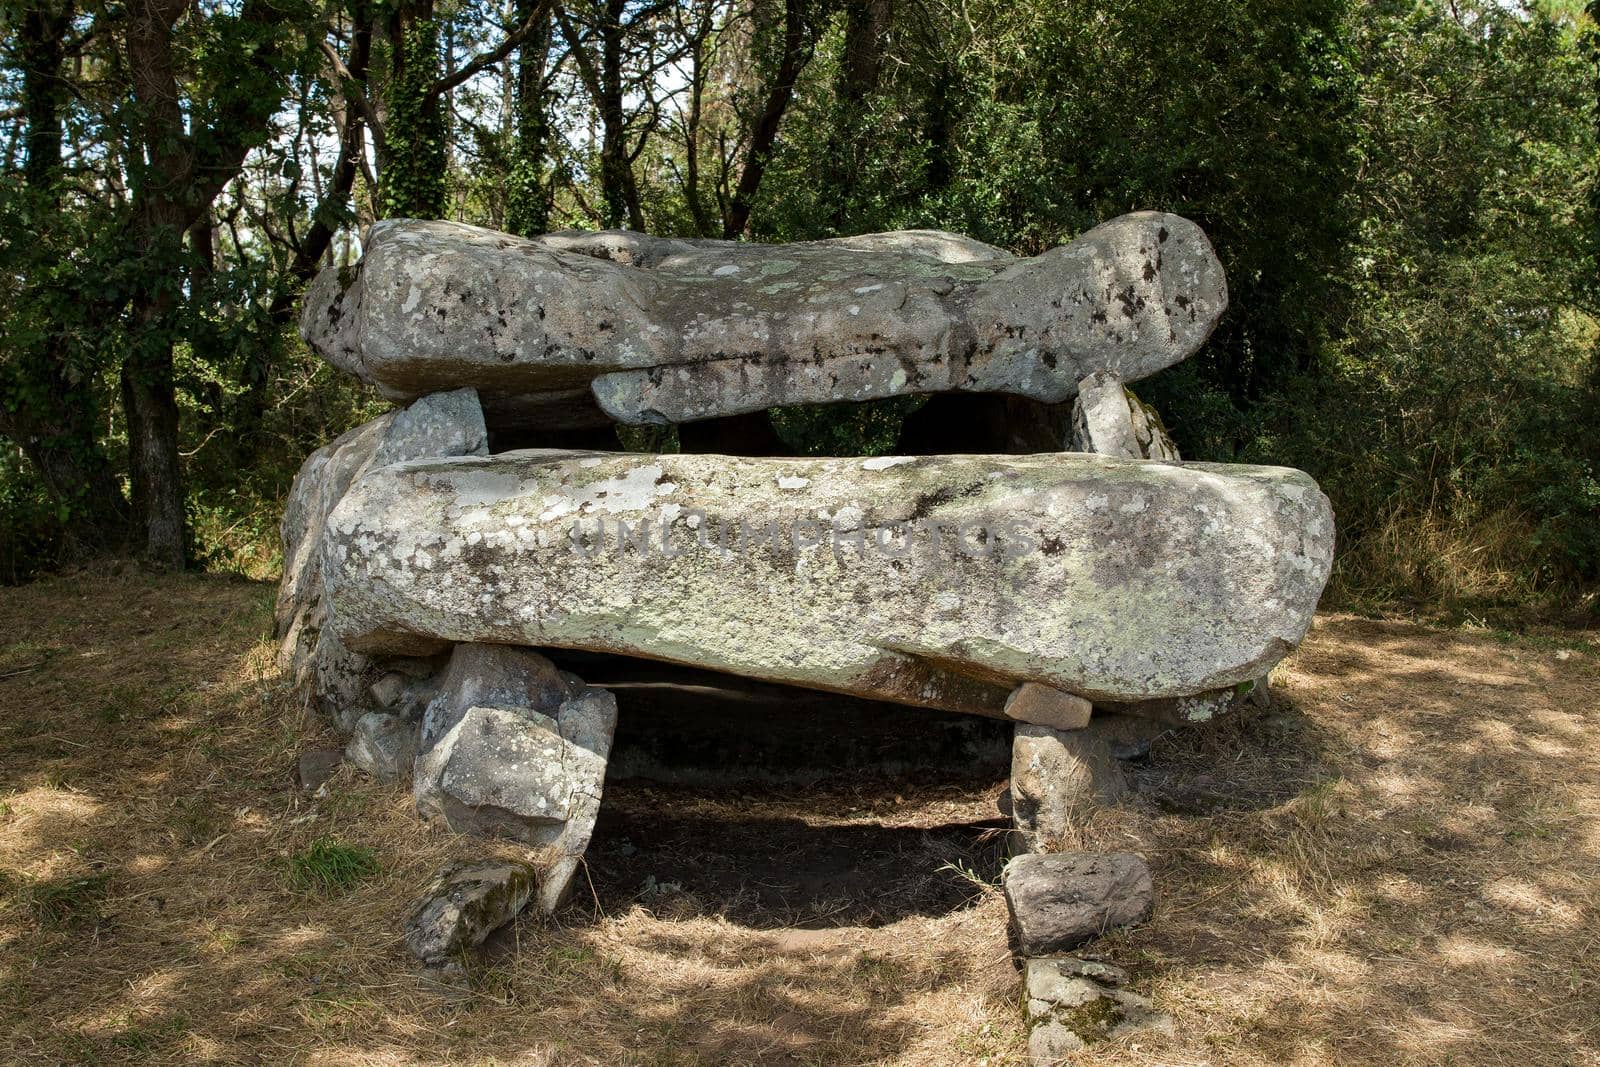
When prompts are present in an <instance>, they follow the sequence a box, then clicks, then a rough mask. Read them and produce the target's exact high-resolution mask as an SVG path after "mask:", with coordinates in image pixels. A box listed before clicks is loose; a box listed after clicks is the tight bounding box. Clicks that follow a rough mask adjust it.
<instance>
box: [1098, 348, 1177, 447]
mask: <svg viewBox="0 0 1600 1067" xmlns="http://www.w3.org/2000/svg"><path fill="white" fill-rule="evenodd" d="M1072 442H1073V448H1075V449H1076V450H1077V451H1079V452H1093V453H1095V454H1096V455H1101V456H1115V457H1117V458H1118V459H1159V460H1165V461H1168V462H1177V461H1178V460H1179V459H1180V458H1181V457H1180V456H1179V455H1178V447H1177V446H1176V445H1174V444H1173V443H1172V439H1171V438H1170V437H1168V436H1167V431H1166V429H1165V428H1164V427H1162V425H1161V419H1160V418H1159V417H1157V415H1156V413H1155V412H1154V411H1152V410H1151V409H1150V407H1149V406H1148V405H1146V404H1144V403H1143V402H1141V401H1140V400H1139V398H1138V397H1136V396H1134V395H1133V394H1132V393H1130V392H1128V390H1127V388H1126V387H1125V386H1124V385H1123V384H1122V379H1120V378H1118V377H1116V376H1115V375H1113V374H1111V373H1109V372H1107V371H1095V372H1094V373H1093V374H1090V375H1088V376H1087V377H1085V378H1084V379H1083V380H1082V381H1080V382H1079V383H1078V399H1077V400H1076V401H1075V402H1074V403H1073V405H1072Z"/></svg>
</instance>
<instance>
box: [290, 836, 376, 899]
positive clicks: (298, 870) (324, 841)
mask: <svg viewBox="0 0 1600 1067" xmlns="http://www.w3.org/2000/svg"><path fill="white" fill-rule="evenodd" d="M377 872H378V854H377V853H376V852H375V851H373V850H372V849H370V848H361V847H360V846H357V845H346V844H344V843H343V842H340V841H336V840H334V839H333V838H331V837H319V838H317V839H316V840H315V841H313V842H311V845H310V847H309V848H307V849H305V851H303V852H297V853H295V854H294V855H293V856H291V857H289V884H290V885H292V886H294V888H296V889H300V890H305V891H309V892H314V893H343V892H346V891H348V890H350V889H352V888H354V887H355V885H356V884H357V883H358V882H360V881H361V880H362V879H364V878H368V877H370V876H372V875H374V874H376V873H377Z"/></svg>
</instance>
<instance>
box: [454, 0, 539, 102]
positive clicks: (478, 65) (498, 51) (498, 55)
mask: <svg viewBox="0 0 1600 1067" xmlns="http://www.w3.org/2000/svg"><path fill="white" fill-rule="evenodd" d="M552 6H554V0H541V2H540V4H539V5H538V6H537V7H535V8H534V9H533V12H532V13H531V14H530V15H529V16H528V18H526V19H525V20H523V23H522V25H521V26H518V27H517V28H516V29H514V30H512V31H511V32H510V33H508V34H506V35H505V38H504V39H503V40H501V42H500V43H499V44H498V45H496V46H495V47H494V48H492V49H490V50H489V51H487V52H480V53H478V54H477V55H476V56H473V57H472V59H471V60H470V61H468V63H467V64H466V65H465V66H463V67H462V68H461V69H459V70H457V71H456V72H455V73H454V74H451V75H449V76H448V77H444V78H440V79H439V80H438V81H436V82H434V83H433V88H431V89H430V90H428V91H429V92H430V93H432V94H433V95H434V96H443V95H444V94H445V93H448V92H449V91H450V90H451V89H454V88H455V87H456V86H458V85H461V84H463V83H464V82H467V81H469V80H471V79H472V78H474V77H476V76H477V75H478V74H480V73H482V72H483V71H485V70H488V69H489V68H490V67H492V66H494V65H495V64H496V63H499V62H501V61H502V60H504V59H505V58H506V57H507V56H509V55H510V54H511V53H512V52H514V51H516V50H517V47H518V46H519V45H521V44H522V42H524V41H526V40H527V39H528V38H529V37H531V36H532V35H533V32H534V30H536V29H537V28H538V26H539V21H540V20H541V19H542V18H544V17H545V15H547V14H548V13H549V12H550V9H551V7H552Z"/></svg>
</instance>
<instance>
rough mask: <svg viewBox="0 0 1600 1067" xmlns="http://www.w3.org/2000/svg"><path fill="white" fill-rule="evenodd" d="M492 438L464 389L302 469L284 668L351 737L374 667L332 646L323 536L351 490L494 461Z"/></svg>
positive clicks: (282, 601) (278, 613)
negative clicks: (405, 474) (365, 479)
mask: <svg viewBox="0 0 1600 1067" xmlns="http://www.w3.org/2000/svg"><path fill="white" fill-rule="evenodd" d="M488 451H489V444H488V431H487V429H486V428H485V427H484V423H483V412H482V410H481V409H480V408H479V407H478V399H477V394H476V393H475V392H473V390H471V389H456V390H454V391H452V392H448V393H438V394H434V395H432V396H428V397H424V398H423V399H421V400H418V401H417V402H416V403H414V404H412V405H411V406H410V407H409V408H406V409H404V410H402V411H391V412H388V413H387V414H385V415H381V416H379V417H378V418H376V419H373V420H372V421H371V422H368V423H364V424H363V425H361V426H358V427H356V428H355V429H353V430H351V431H350V432H348V433H346V434H344V435H342V436H340V437H339V438H337V439H335V440H334V441H333V442H331V443H330V444H327V445H324V446H323V447H322V448H319V449H317V451H315V452H313V453H312V454H311V456H310V457H309V458H308V459H307V460H306V461H305V463H303V464H302V465H301V467H300V471H299V473H298V474H296V475H295V479H294V483H293V485H292V486H291V487H290V489H289V498H288V500H287V501H286V502H285V504H284V510H283V521H282V524H281V533H282V536H283V578H282V580H281V581H280V582H279V584H278V600H277V606H276V610H275V620H274V621H275V633H276V636H277V639H278V662H279V666H280V667H281V668H283V669H284V671H285V672H286V673H287V674H288V676H289V678H290V680H291V681H292V682H293V683H294V685H295V686H296V687H297V688H300V689H302V690H303V691H306V692H308V693H309V694H310V695H311V696H312V700H313V703H314V704H315V705H316V706H317V707H319V708H320V709H321V710H322V711H323V712H325V713H327V714H329V715H330V716H332V717H334V718H335V719H336V720H337V721H338V722H339V725H340V728H341V729H345V730H348V729H350V728H351V727H352V726H353V725H354V722H355V720H356V719H357V718H359V715H360V711H361V705H362V704H363V703H364V701H365V699H366V693H365V689H366V682H367V675H368V672H369V668H370V666H371V665H370V663H369V662H368V661H367V660H366V658H365V657H361V656H357V655H355V654H353V653H351V652H350V651H349V650H348V649H346V648H344V647H343V646H342V645H340V644H339V643H338V642H336V641H334V640H333V639H332V634H331V633H325V631H327V629H328V605H327V602H326V600H325V599H324V597H323V595H322V569H321V563H322V531H323V526H324V523H325V522H326V520H327V517H328V514H329V513H330V512H331V511H333V509H334V507H335V506H336V505H337V504H338V503H339V501H340V500H342V499H343V498H344V494H345V493H346V492H347V491H348V490H349V488H350V486H351V484H352V483H353V482H354V481H355V480H356V479H358V478H359V477H361V476H362V475H363V474H365V473H366V472H368V471H371V470H374V469H376V468H379V467H382V466H384V465H386V464H389V463H398V462H401V461H404V460H413V459H422V458H426V457H430V456H474V455H486V454H487V453H488Z"/></svg>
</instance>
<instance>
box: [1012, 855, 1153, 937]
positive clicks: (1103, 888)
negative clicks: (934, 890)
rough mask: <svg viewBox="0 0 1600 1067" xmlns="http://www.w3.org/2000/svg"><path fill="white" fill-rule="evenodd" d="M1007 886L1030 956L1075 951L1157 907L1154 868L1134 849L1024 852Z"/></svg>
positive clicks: (1014, 862) (1139, 919)
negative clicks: (1152, 874)
mask: <svg viewBox="0 0 1600 1067" xmlns="http://www.w3.org/2000/svg"><path fill="white" fill-rule="evenodd" d="M1002 887H1003V889H1004V890H1005V897H1006V905H1007V907H1009V908H1010V909H1011V920H1012V923H1013V924H1014V925H1015V927H1016V932H1017V942H1018V945H1019V947H1020V949H1021V952H1022V955H1024V956H1050V955H1055V954H1058V953H1064V952H1070V951H1071V950H1073V949H1075V948H1077V947H1078V946H1079V945H1082V944H1084V943H1085V942H1087V941H1091V940H1093V939H1094V938H1096V937H1099V936H1100V935H1101V934H1103V933H1105V932H1106V931H1108V930H1111V929H1114V928H1116V927H1119V926H1130V925H1132V924H1134V923H1140V922H1143V921H1144V920H1146V919H1148V918H1149V917H1150V912H1151V910H1152V909H1153V908H1154V906H1155V888H1154V884H1153V883H1152V882H1151V880H1150V868H1149V867H1147V866H1146V865H1145V862H1144V860H1143V859H1142V858H1141V857H1139V856H1136V855H1134V854H1133V853H1131V852H1109V853H1090V852H1061V853H1056V854H1053V855H1027V856H1018V857H1016V858H1015V859H1013V860H1012V861H1011V862H1010V863H1008V864H1006V869H1005V874H1004V875H1003V876H1002Z"/></svg>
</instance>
